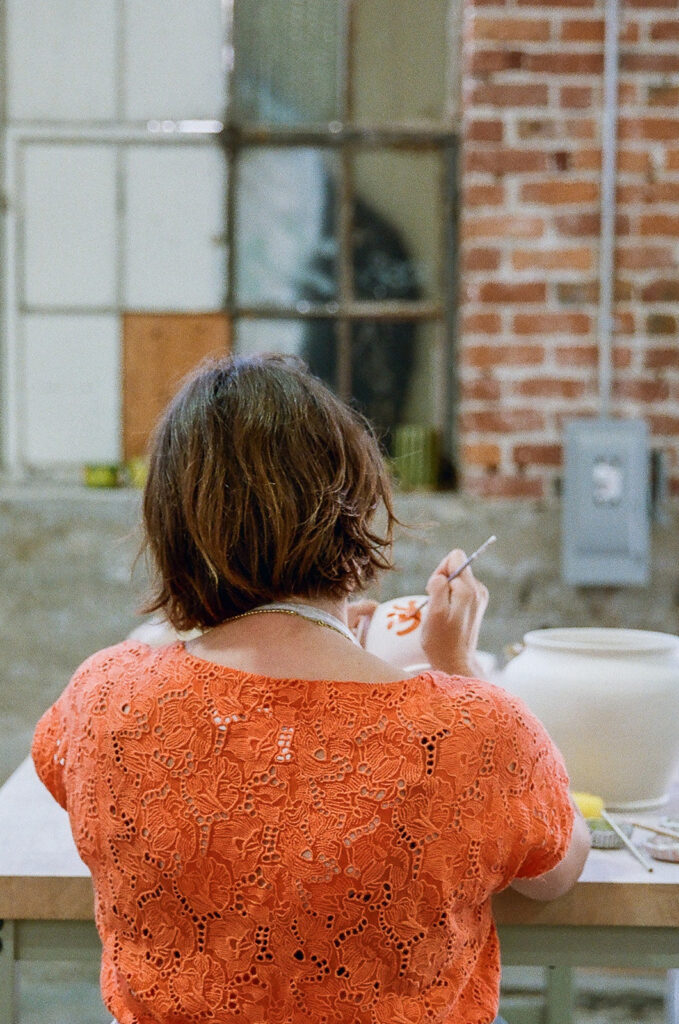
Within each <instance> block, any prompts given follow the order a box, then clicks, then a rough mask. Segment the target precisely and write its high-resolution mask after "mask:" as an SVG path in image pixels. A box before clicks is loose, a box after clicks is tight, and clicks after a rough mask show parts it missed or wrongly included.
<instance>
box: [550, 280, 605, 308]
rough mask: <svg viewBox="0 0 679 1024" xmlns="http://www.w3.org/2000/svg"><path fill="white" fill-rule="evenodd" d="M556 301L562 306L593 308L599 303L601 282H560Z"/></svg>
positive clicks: (557, 287)
mask: <svg viewBox="0 0 679 1024" xmlns="http://www.w3.org/2000/svg"><path fill="white" fill-rule="evenodd" d="M556 299H557V302H559V303H560V304H561V305H562V306H592V305H594V303H595V302H598V301H599V282H598V281H560V282H559V283H558V284H557V286H556Z"/></svg>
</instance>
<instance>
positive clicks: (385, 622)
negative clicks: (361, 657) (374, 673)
mask: <svg viewBox="0 0 679 1024" xmlns="http://www.w3.org/2000/svg"><path fill="white" fill-rule="evenodd" d="M426 601H427V602H428V598H427V595H426V594H415V595H410V596H407V597H395V598H394V599H393V600H392V601H385V602H384V603H383V604H379V605H378V606H377V608H376V609H375V611H374V614H373V617H372V619H371V621H370V626H369V627H368V632H367V635H366V638H365V649H366V651H368V652H369V653H370V654H375V655H376V656H377V657H378V658H382V660H383V661H388V662H389V664H390V665H397V666H398V668H404V669H408V670H410V671H412V672H416V671H422V670H423V669H425V668H429V663H428V661H427V656H426V654H425V653H424V651H423V650H422V644H421V641H420V638H421V635H422V622H423V619H424V617H425V616H426V614H427V608H428V604H425V602H426ZM422 606H424V607H422Z"/></svg>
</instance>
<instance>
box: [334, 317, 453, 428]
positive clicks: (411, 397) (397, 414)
mask: <svg viewBox="0 0 679 1024" xmlns="http://www.w3.org/2000/svg"><path fill="white" fill-rule="evenodd" d="M437 331H438V329H437V327H436V325H435V324H431V323H417V322H412V321H375V320H363V321H360V322H358V323H356V324H354V325H353V327H352V336H351V350H352V351H351V377H352V384H351V392H352V395H353V398H354V400H355V402H356V404H357V405H358V407H359V408H360V409H361V411H362V412H363V413H364V414H365V415H366V416H367V417H368V418H369V419H370V420H371V421H372V423H373V424H374V425H375V427H376V428H377V430H378V432H379V433H380V435H381V436H382V437H383V438H384V439H385V441H386V443H387V444H388V445H389V447H391V446H392V443H393V438H394V432H395V429H396V428H397V427H399V426H402V425H405V424H410V425H413V424H417V425H424V426H437V425H439V424H440V422H441V416H442V412H443V401H444V394H443V386H444V379H445V378H444V374H443V372H442V366H441V359H440V350H441V348H440V345H439V344H438V340H437V339H438V334H437Z"/></svg>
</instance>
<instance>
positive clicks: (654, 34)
mask: <svg viewBox="0 0 679 1024" xmlns="http://www.w3.org/2000/svg"><path fill="white" fill-rule="evenodd" d="M650 29H651V39H659V40H660V39H666V40H674V41H679V21H677V20H674V21H656V22H655V24H651V26H650Z"/></svg>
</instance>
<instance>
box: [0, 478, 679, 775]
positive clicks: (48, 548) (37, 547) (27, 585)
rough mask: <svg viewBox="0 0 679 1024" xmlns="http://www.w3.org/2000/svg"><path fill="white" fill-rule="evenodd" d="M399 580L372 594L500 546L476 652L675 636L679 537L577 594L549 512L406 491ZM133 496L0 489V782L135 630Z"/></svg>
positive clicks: (659, 532)
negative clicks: (603, 585) (77, 673)
mask: <svg viewBox="0 0 679 1024" xmlns="http://www.w3.org/2000/svg"><path fill="white" fill-rule="evenodd" d="M397 508H398V514H399V516H400V518H401V519H402V520H403V522H405V523H408V524H409V525H410V528H409V529H401V530H400V531H399V537H398V541H397V544H396V561H397V565H398V569H397V571H396V572H394V573H391V574H388V575H386V576H384V577H383V579H382V581H381V582H380V584H379V585H376V586H373V587H372V588H371V593H372V594H373V595H374V596H375V597H377V598H378V599H383V600H386V599H387V598H389V597H395V596H398V595H400V594H412V593H420V592H421V591H422V588H423V586H424V584H425V582H426V579H427V576H428V575H429V573H430V571H431V570H432V569H433V568H434V567H435V565H436V564H437V562H438V561H439V560H440V558H441V557H442V556H443V555H444V554H445V553H446V551H447V550H448V549H449V548H451V547H454V546H462V547H464V548H466V549H467V550H468V551H471V550H473V548H475V547H477V546H478V545H479V544H480V543H481V542H482V541H483V540H484V539H485V538H486V537H487V536H488V535H489V534H491V533H495V534H496V535H497V537H498V541H497V543H496V544H495V545H494V546H493V547H492V548H490V549H489V550H488V551H487V552H486V553H485V554H484V555H483V557H482V560H480V561H479V563H478V565H477V574H478V576H479V577H480V578H481V579H483V580H484V582H486V583H487V585H488V587H489V588H490V592H491V600H490V606H489V608H488V612H487V615H486V620H485V623H484V626H483V629H482V634H481V647H483V648H485V649H487V650H490V651H492V652H493V653H495V654H498V655H501V653H502V648H503V646H504V645H505V644H508V643H511V642H513V641H517V640H520V638H521V637H522V635H523V633H524V632H525V631H526V630H528V629H531V628H536V627H539V626H557V625H596V624H600V625H611V626H632V627H637V628H643V629H659V630H664V631H668V632H676V631H677V630H678V627H679V622H678V617H679V585H678V581H677V572H676V567H677V565H678V564H679V531H677V529H676V525H677V523H676V521H675V520H674V519H673V520H670V522H668V523H667V525H664V526H662V527H656V529H655V535H654V545H653V547H654V557H653V571H652V577H651V584H650V585H649V587H648V588H646V589H635V588H632V589H626V590H625V589H619V590H615V589H606V590H604V589H598V588H591V589H575V588H572V587H566V586H565V585H564V584H562V583H561V581H560V577H559V533H560V520H559V516H560V512H559V507H558V505H557V504H548V503H544V504H543V503H536V502H520V503H517V502H511V501H504V502H489V501H485V502H479V501H478V500H476V499H473V498H469V497H466V498H465V497H460V496H454V495H447V494H439V495H423V494H410V495H402V496H400V497H399V499H398V503H397ZM138 513H139V494H138V493H137V492H134V491H112V492H104V491H102V492H95V491H91V492H90V491H86V490H84V489H75V488H73V489H61V490H58V489H56V488H55V489H51V490H49V491H46V490H45V489H44V488H43V489H34V490H30V489H22V490H16V491H9V490H7V489H5V490H4V491H3V492H1V493H0V567H1V578H2V582H3V586H2V589H1V590H0V651H1V652H2V658H1V661H0V666H1V667H0V783H1V782H2V781H4V779H5V778H6V777H7V775H8V774H9V773H10V772H11V771H12V770H13V769H14V768H15V767H16V765H17V764H18V763H19V762H20V761H21V760H22V758H23V757H25V756H26V754H27V753H28V749H29V745H30V738H31V734H32V730H33V727H34V725H35V723H36V721H37V719H38V718H39V717H40V715H41V713H42V711H43V710H44V709H45V708H46V707H47V706H48V705H49V704H50V703H51V702H52V701H53V700H54V699H55V698H56V697H57V696H58V694H59V693H60V692H61V690H62V689H63V687H64V686H65V685H66V683H67V682H68V679H69V677H70V675H71V673H72V672H73V670H74V669H75V668H76V667H77V665H78V664H79V663H80V662H81V661H82V660H83V659H84V658H86V657H87V656H88V655H89V654H91V653H92V652H93V651H95V650H97V649H99V648H101V647H105V646H107V645H108V644H112V643H116V642H117V641H118V640H120V639H122V638H123V637H124V636H125V635H126V634H127V633H128V632H129V631H130V629H131V628H132V627H133V626H134V625H135V624H137V623H138V621H139V619H138V617H137V616H136V615H135V608H136V607H137V606H138V604H139V602H140V600H141V597H142V595H143V591H144V586H145V574H144V571H143V567H142V566H138V567H137V570H136V572H135V575H134V577H132V575H131V565H132V562H133V560H134V556H135V553H136V551H137V547H138V540H139V535H138V533H137V529H136V527H137V522H138Z"/></svg>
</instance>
